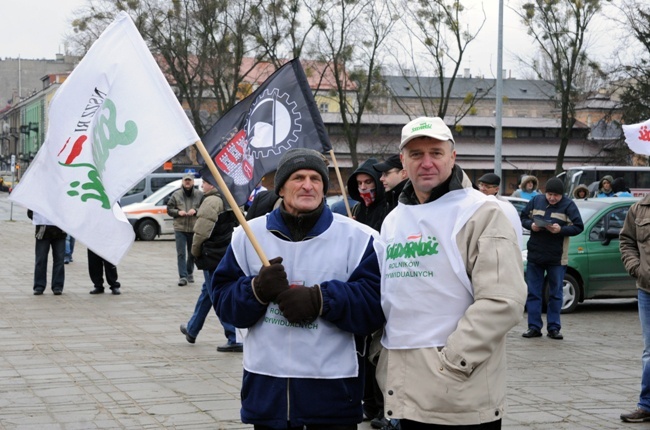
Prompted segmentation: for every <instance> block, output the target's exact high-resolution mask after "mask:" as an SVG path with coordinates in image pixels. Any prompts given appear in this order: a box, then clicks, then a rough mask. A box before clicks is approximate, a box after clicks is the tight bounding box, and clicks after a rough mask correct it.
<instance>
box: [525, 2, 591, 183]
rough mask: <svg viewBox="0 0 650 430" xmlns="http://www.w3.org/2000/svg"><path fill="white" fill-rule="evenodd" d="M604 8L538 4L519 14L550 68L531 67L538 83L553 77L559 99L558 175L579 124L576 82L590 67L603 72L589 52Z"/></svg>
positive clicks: (526, 8) (534, 65) (531, 3)
mask: <svg viewBox="0 0 650 430" xmlns="http://www.w3.org/2000/svg"><path fill="white" fill-rule="evenodd" d="M601 7H602V6H601V0H581V1H575V0H535V1H534V2H530V3H526V4H524V5H523V6H522V8H521V10H515V13H517V15H519V17H521V19H522V21H523V23H524V25H526V27H527V29H528V34H529V35H531V36H532V38H533V39H534V41H535V42H536V44H537V46H538V48H539V50H540V53H541V56H542V58H544V60H545V61H548V63H549V65H550V67H549V70H545V69H544V67H542V66H540V63H536V62H534V61H532V62H530V63H529V65H530V67H531V68H532V69H533V71H534V72H535V74H536V75H537V77H538V79H548V75H547V73H550V75H551V79H549V80H550V82H552V83H553V84H554V85H555V90H556V93H557V97H558V108H559V110H560V131H559V133H560V148H559V149H558V156H557V162H556V165H555V173H556V174H558V173H561V172H562V171H563V170H564V169H563V167H562V165H563V164H564V154H565V153H566V148H567V146H568V144H569V141H570V139H571V131H572V129H573V125H574V123H575V109H574V108H575V102H576V98H577V94H578V91H577V87H576V84H577V82H576V79H577V77H578V75H579V72H580V71H581V70H583V69H585V68H586V67H589V68H592V69H594V70H598V69H599V68H598V65H597V63H595V62H593V61H591V60H590V59H589V57H588V56H587V53H586V48H587V30H588V28H589V24H590V23H591V21H592V19H593V18H594V17H595V16H596V15H597V14H598V13H599V12H600V11H601Z"/></svg>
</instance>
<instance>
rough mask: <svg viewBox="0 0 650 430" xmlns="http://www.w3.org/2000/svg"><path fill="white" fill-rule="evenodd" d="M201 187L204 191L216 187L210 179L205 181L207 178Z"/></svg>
mask: <svg viewBox="0 0 650 430" xmlns="http://www.w3.org/2000/svg"><path fill="white" fill-rule="evenodd" d="M201 188H202V189H203V192H204V193H207V192H208V191H210V190H212V189H214V187H213V186H212V184H211V183H209V182H208V181H205V180H204V181H203V182H201Z"/></svg>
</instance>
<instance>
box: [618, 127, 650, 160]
mask: <svg viewBox="0 0 650 430" xmlns="http://www.w3.org/2000/svg"><path fill="white" fill-rule="evenodd" d="M623 133H625V142H626V143H627V146H628V147H629V148H630V150H632V151H633V152H635V153H637V154H643V155H650V119H649V120H647V121H646V122H642V123H640V124H631V125H624V126H623Z"/></svg>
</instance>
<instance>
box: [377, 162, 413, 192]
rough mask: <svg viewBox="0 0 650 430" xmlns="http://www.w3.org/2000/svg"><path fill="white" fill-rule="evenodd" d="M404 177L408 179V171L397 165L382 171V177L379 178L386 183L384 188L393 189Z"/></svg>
mask: <svg viewBox="0 0 650 430" xmlns="http://www.w3.org/2000/svg"><path fill="white" fill-rule="evenodd" d="M404 179H406V171H405V170H403V169H398V168H396V167H395V168H392V169H390V170H387V171H385V172H381V177H380V178H379V180H380V181H381V183H382V184H384V189H385V190H386V191H390V190H392V189H393V188H395V187H396V186H397V185H399V183H400V182H402V181H403V180H404Z"/></svg>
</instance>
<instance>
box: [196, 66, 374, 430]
mask: <svg viewBox="0 0 650 430" xmlns="http://www.w3.org/2000/svg"><path fill="white" fill-rule="evenodd" d="M204 141H205V142H206V146H204V145H203V144H202V143H201V142H198V143H197V149H198V150H199V153H200V154H201V156H202V157H203V160H204V161H205V162H206V163H207V168H208V169H209V173H208V171H207V169H203V171H202V175H203V178H204V180H208V181H211V180H214V181H216V183H217V186H218V187H219V188H220V189H221V190H223V191H224V196H225V197H226V199H227V200H228V203H229V204H230V206H231V207H232V206H233V205H237V206H238V205H241V204H243V203H244V202H245V201H246V199H247V198H248V196H249V195H250V192H251V190H252V188H253V187H254V186H255V184H257V183H258V182H259V180H260V179H261V178H262V176H264V175H265V174H267V173H269V172H271V171H273V170H276V169H277V171H276V174H275V187H274V191H275V193H276V194H278V196H280V197H281V198H282V203H281V204H280V206H279V207H278V208H277V209H275V210H273V211H272V212H271V213H270V214H269V215H268V216H267V217H258V218H256V219H253V220H251V221H250V222H246V221H241V220H240V222H241V227H242V228H237V229H236V230H235V232H234V233H233V239H232V243H231V245H230V246H229V247H228V250H227V251H226V255H225V256H224V258H223V259H222V260H221V263H220V264H219V266H218V267H217V269H216V271H215V273H214V274H213V277H212V285H211V296H212V301H213V306H214V308H215V310H216V311H217V314H218V316H219V318H220V319H221V320H222V321H225V322H227V323H231V324H233V325H234V326H236V327H240V328H247V329H248V331H247V333H246V334H245V336H244V339H243V340H244V378H243V381H244V382H243V387H242V409H241V417H242V421H243V422H245V423H251V424H254V425H255V427H256V428H259V429H286V428H288V427H289V428H302V427H303V426H307V429H310V428H318V429H320V430H325V429H338V430H346V429H350V430H351V429H355V428H356V425H357V423H358V422H361V420H362V417H363V414H362V408H361V398H362V393H363V380H364V363H365V361H364V359H363V356H364V355H365V353H366V351H365V344H364V342H363V339H364V336H365V335H367V334H369V333H371V332H373V331H374V330H376V329H377V328H379V327H381V325H382V324H383V314H382V312H381V310H380V309H381V306H380V303H379V283H378V276H377V274H378V266H377V258H376V255H375V251H374V248H373V245H372V244H373V240H374V235H375V234H376V233H375V232H374V231H373V230H371V229H370V228H368V227H366V226H363V225H362V224H359V223H357V222H355V221H353V220H351V219H349V218H345V217H342V216H340V215H338V214H336V215H335V214H332V212H331V211H330V210H329V208H328V207H327V205H326V204H325V199H324V197H325V195H326V193H327V189H328V185H329V171H328V169H327V166H326V164H325V161H324V159H323V157H322V155H321V152H324V151H327V150H330V149H331V145H330V143H329V139H328V137H327V134H326V133H325V129H324V126H323V123H322V119H321V118H320V114H319V113H318V110H317V109H316V105H315V102H314V100H313V95H312V93H311V90H310V88H309V86H308V85H307V80H306V77H305V75H304V72H303V70H302V67H301V65H300V63H299V61H298V60H297V59H296V60H293V61H290V62H288V63H287V64H285V65H284V66H283V67H281V68H280V69H278V70H277V71H276V72H275V73H274V74H273V75H272V76H271V77H270V78H269V79H267V80H266V81H265V82H264V83H263V84H262V85H261V86H260V87H259V88H258V89H257V90H256V91H255V93H253V94H252V95H251V96H249V97H247V98H246V99H245V100H243V101H242V102H240V103H239V104H237V105H236V106H235V107H234V108H233V109H231V110H230V111H228V112H227V113H226V114H225V115H224V116H223V117H222V118H221V119H220V120H219V121H218V122H217V123H216V124H215V125H214V126H213V128H212V129H211V130H210V131H209V132H208V133H207V134H206V136H204ZM206 147H207V148H206ZM208 148H209V149H208ZM311 148H313V149H311ZM314 149H315V150H314ZM208 151H209V152H208ZM211 160H214V161H215V163H214V164H213V163H210V161H211ZM217 166H218V168H219V170H217ZM222 173H223V175H222ZM227 190H229V191H230V192H227ZM244 233H245V234H246V236H248V238H246V236H245V234H244ZM264 251H268V252H271V253H272V255H273V256H275V258H273V259H272V260H271V261H268V260H267V258H266V256H265V254H264ZM315 261H318V267H316V265H315V264H314V262H315ZM362 261H368V262H369V264H370V265H372V264H373V262H374V264H375V267H376V268H377V270H375V271H373V272H367V273H366V272H364V273H361V272H360V271H358V270H356V267H357V266H358V265H359V264H360V263H361V262H362ZM333 357H337V359H335V360H334V359H332V358H333Z"/></svg>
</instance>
